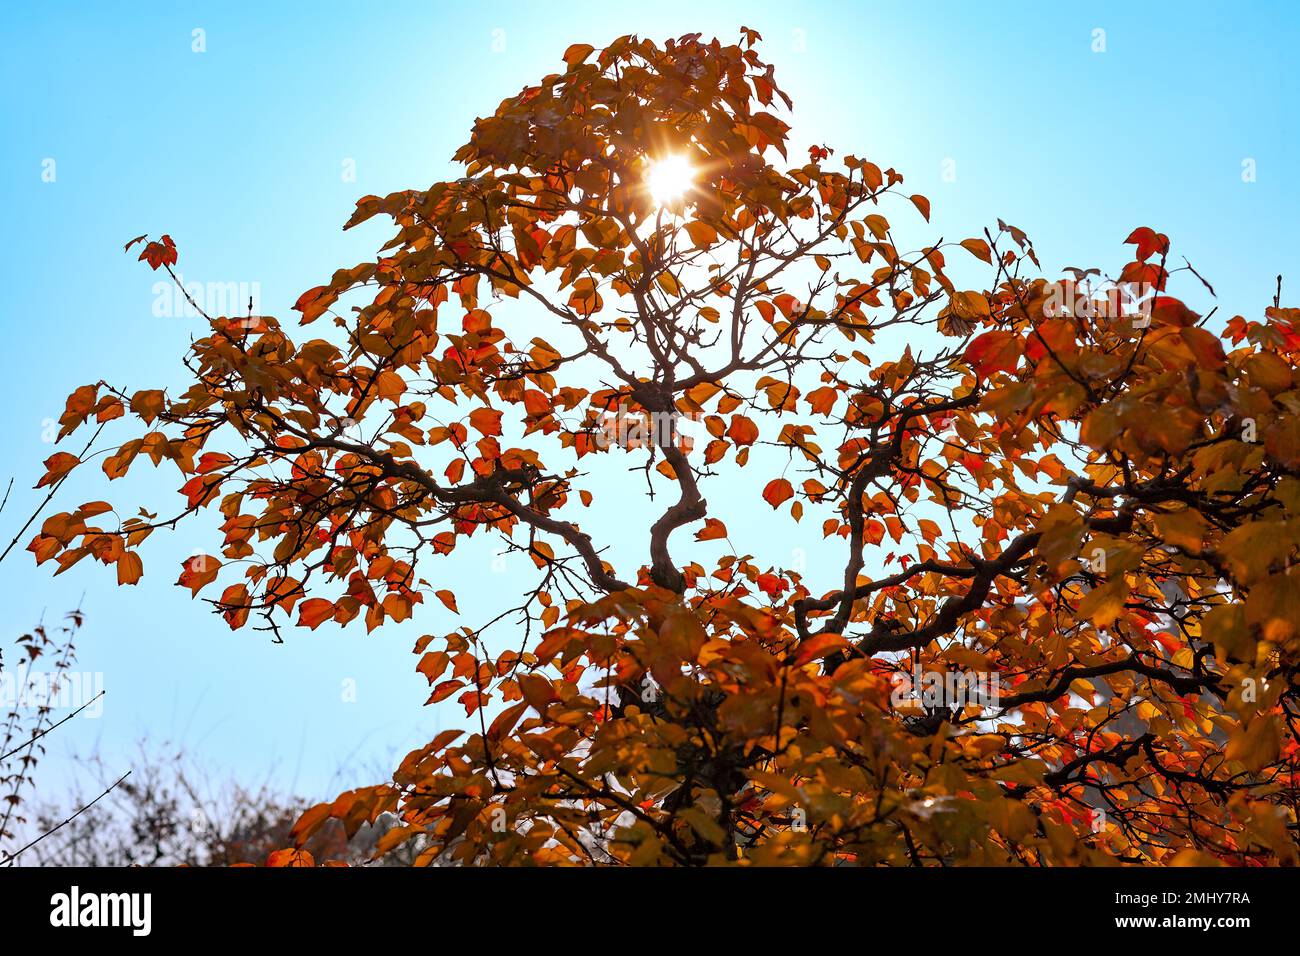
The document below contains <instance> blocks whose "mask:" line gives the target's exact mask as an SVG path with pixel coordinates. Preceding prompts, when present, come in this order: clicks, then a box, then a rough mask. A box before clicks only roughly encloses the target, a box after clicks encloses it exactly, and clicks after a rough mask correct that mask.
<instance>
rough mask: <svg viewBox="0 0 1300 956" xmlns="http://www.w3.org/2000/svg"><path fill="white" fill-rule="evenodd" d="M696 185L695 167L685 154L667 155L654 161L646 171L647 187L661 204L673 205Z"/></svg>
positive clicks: (658, 203) (651, 195) (657, 203)
mask: <svg viewBox="0 0 1300 956" xmlns="http://www.w3.org/2000/svg"><path fill="white" fill-rule="evenodd" d="M694 185H695V168H694V167H693V166H691V164H690V162H689V160H687V158H686V157H685V156H680V155H672V156H665V157H664V158H663V159H659V160H656V161H655V162H654V163H652V164H651V166H650V169H649V171H648V172H647V173H646V188H647V189H649V190H650V198H652V199H653V200H654V201H655V204H656V205H659V206H668V205H672V204H673V203H675V202H677V201H678V200H679V199H681V198H682V197H683V196H685V195H686V193H687V192H689V191H690V189H691V187H692V186H694Z"/></svg>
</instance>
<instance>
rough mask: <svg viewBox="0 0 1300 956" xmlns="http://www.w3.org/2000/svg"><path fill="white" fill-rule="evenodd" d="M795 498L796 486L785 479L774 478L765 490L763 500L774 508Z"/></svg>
mask: <svg viewBox="0 0 1300 956" xmlns="http://www.w3.org/2000/svg"><path fill="white" fill-rule="evenodd" d="M793 497H794V486H793V485H791V484H790V482H788V481H786V480H785V479H784V478H773V479H772V480H771V481H769V482H768V483H767V487H766V488H764V489H763V499H764V500H765V501H766V502H767V503H768V504H769V505H771V506H772V507H773V508H775V507H777V506H779V505H780V504H781V502H783V501H787V500H789V499H790V498H793Z"/></svg>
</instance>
